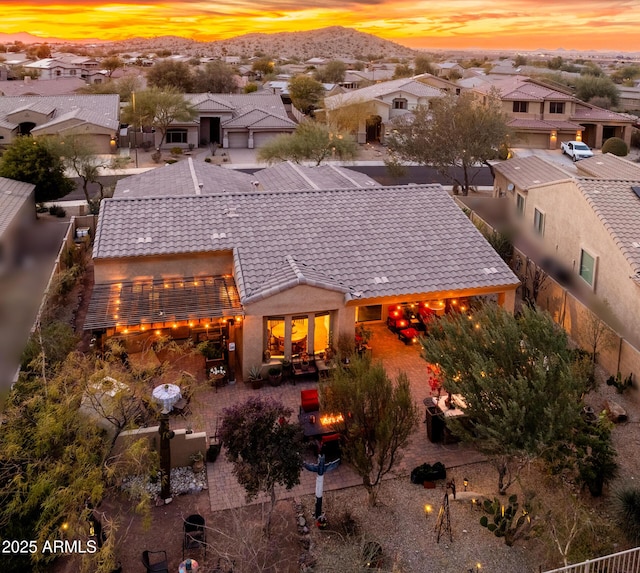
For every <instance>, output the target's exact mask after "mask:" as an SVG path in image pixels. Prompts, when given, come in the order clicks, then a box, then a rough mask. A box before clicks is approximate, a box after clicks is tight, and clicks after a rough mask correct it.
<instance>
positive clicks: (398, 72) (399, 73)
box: [393, 64, 413, 80]
mask: <svg viewBox="0 0 640 573" xmlns="http://www.w3.org/2000/svg"><path fill="white" fill-rule="evenodd" d="M412 75H413V70H412V69H411V67H410V66H407V65H406V64H398V65H397V66H396V69H395V71H394V72H393V79H394V80H397V79H399V78H410V77H411V76H412Z"/></svg>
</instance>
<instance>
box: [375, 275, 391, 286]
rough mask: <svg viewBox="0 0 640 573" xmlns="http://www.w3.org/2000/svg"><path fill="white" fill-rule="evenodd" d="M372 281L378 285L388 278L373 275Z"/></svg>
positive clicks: (386, 281)
mask: <svg viewBox="0 0 640 573" xmlns="http://www.w3.org/2000/svg"><path fill="white" fill-rule="evenodd" d="M373 282H374V283H376V284H377V285H379V284H381V283H388V282H389V279H388V278H387V277H373Z"/></svg>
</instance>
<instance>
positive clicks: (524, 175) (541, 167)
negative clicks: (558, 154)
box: [493, 155, 570, 190]
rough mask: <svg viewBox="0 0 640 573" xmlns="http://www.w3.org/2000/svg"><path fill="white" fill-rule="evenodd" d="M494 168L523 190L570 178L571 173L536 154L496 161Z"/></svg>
mask: <svg viewBox="0 0 640 573" xmlns="http://www.w3.org/2000/svg"><path fill="white" fill-rule="evenodd" d="M493 168H494V170H495V171H496V172H497V173H500V174H502V175H503V176H504V177H506V178H507V179H508V180H509V181H511V182H513V184H514V185H515V186H516V187H518V188H519V189H522V190H526V189H528V188H529V187H532V186H534V185H540V184H543V183H551V182H553V181H561V180H563V179H569V178H570V175H569V174H568V173H567V172H566V171H564V170H563V169H561V168H560V167H559V166H557V165H555V164H552V163H549V162H548V161H545V160H544V159H542V158H540V157H537V156H535V155H532V156H529V157H514V158H512V159H509V160H508V161H502V162H500V163H496V164H495V165H494V166H493Z"/></svg>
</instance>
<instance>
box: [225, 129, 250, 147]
mask: <svg viewBox="0 0 640 573" xmlns="http://www.w3.org/2000/svg"><path fill="white" fill-rule="evenodd" d="M229 147H231V148H232V149H247V147H249V132H247V131H245V132H241V131H240V132H238V131H231V132H229Z"/></svg>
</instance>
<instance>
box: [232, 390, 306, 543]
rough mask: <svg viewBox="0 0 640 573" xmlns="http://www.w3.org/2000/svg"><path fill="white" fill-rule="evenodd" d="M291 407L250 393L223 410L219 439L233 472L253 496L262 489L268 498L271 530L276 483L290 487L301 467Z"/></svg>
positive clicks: (299, 438)
mask: <svg viewBox="0 0 640 573" xmlns="http://www.w3.org/2000/svg"><path fill="white" fill-rule="evenodd" d="M291 414H292V410H290V409H289V408H286V407H285V406H284V405H283V404H281V403H280V402H277V401H275V400H263V399H262V398H259V397H251V398H249V399H248V400H247V401H246V402H244V403H243V404H237V405H235V406H232V407H230V408H225V409H224V410H223V418H222V424H221V426H220V439H221V440H222V443H223V444H224V446H225V449H226V457H227V460H228V461H229V462H231V464H233V473H234V475H235V476H236V478H237V479H238V482H239V483H240V485H242V486H243V487H244V489H245V491H246V492H247V499H248V500H251V499H254V498H255V497H256V496H257V495H258V494H259V493H260V492H265V493H266V494H268V495H269V497H270V499H271V505H270V507H269V512H268V515H267V522H266V526H265V530H266V535H267V537H269V534H270V531H271V516H272V513H273V508H274V507H275V503H276V493H275V486H276V485H278V484H279V485H283V486H285V488H286V489H291V488H292V487H293V486H294V485H297V484H299V483H300V472H301V471H302V447H303V446H302V432H301V430H300V426H299V425H298V424H297V423H291V422H289V421H288V420H287V419H288V418H289V416H291Z"/></svg>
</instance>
